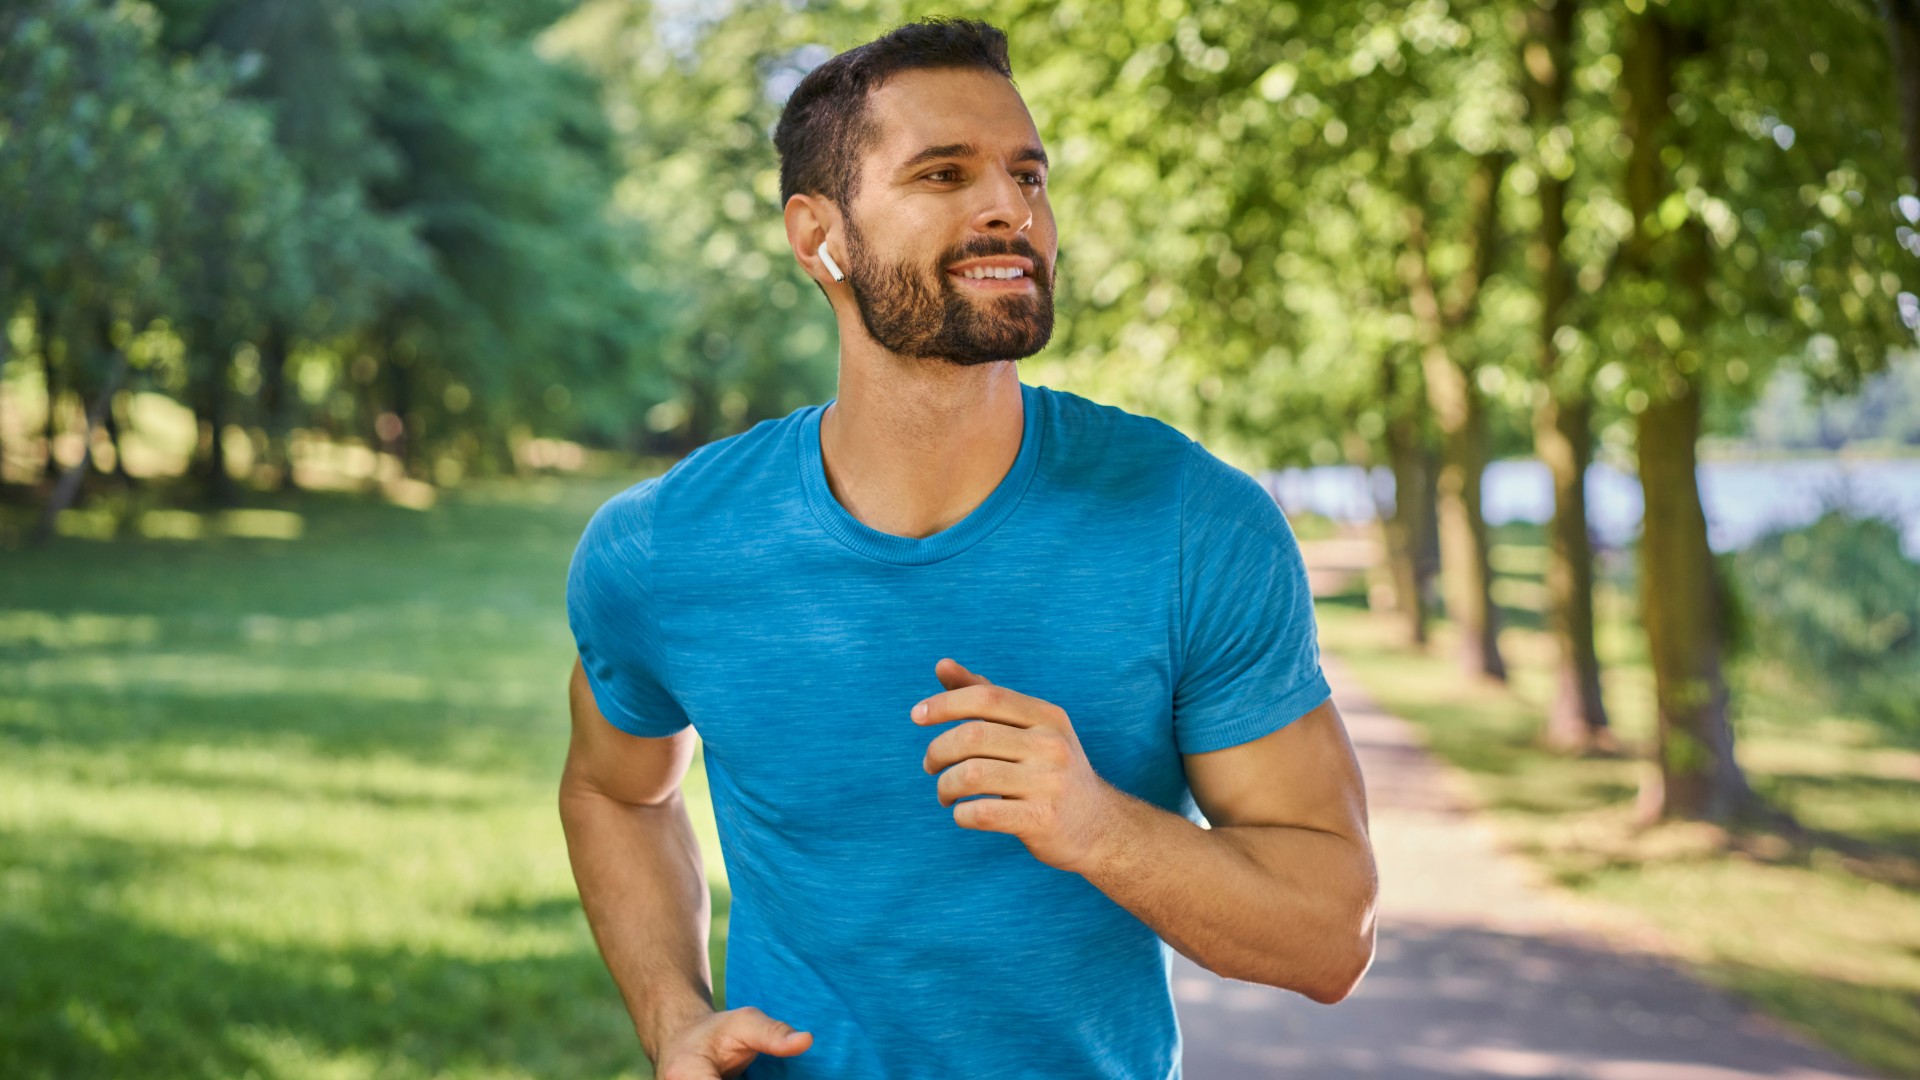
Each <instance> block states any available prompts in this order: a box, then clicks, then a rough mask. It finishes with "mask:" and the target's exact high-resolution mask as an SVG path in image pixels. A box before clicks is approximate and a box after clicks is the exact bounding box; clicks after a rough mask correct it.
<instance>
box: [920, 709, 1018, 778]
mask: <svg viewBox="0 0 1920 1080" xmlns="http://www.w3.org/2000/svg"><path fill="white" fill-rule="evenodd" d="M1026 739H1027V736H1025V735H1023V734H1022V733H1021V731H1020V729H1018V728H1015V727H1012V726H1010V725H1007V724H996V723H994V722H993V721H991V720H972V721H969V722H967V723H964V724H961V725H960V726H959V727H957V728H948V729H947V730H946V731H944V732H942V733H941V734H940V737H939V738H937V739H935V740H933V742H931V743H929V744H927V756H926V758H925V759H924V760H922V761H921V762H920V768H921V769H923V770H924V771H926V772H929V773H937V772H939V771H940V770H942V769H944V768H946V767H947V766H949V765H952V764H955V763H956V762H961V761H965V760H966V759H968V758H995V759H997V760H1000V761H1025V760H1027V758H1028V757H1029V756H1030V753H1031V749H1032V748H1031V747H1030V746H1029V745H1028V744H1027V742H1026Z"/></svg>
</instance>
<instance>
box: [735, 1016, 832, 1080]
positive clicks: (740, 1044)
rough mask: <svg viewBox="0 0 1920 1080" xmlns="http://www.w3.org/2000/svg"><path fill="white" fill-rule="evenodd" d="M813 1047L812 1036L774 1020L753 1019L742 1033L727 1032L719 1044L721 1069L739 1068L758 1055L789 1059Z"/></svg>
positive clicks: (740, 1031) (736, 1031)
mask: <svg viewBox="0 0 1920 1080" xmlns="http://www.w3.org/2000/svg"><path fill="white" fill-rule="evenodd" d="M812 1045H813V1033H812V1032H808V1031H795V1030H794V1029H793V1028H792V1027H791V1026H789V1025H787V1024H783V1023H781V1022H780V1021H778V1020H773V1019H768V1018H755V1019H754V1020H752V1021H750V1022H748V1023H747V1024H745V1025H744V1030H734V1031H729V1032H728V1033H727V1035H726V1037H725V1038H724V1039H723V1041H722V1043H721V1047H722V1049H721V1053H720V1062H719V1064H720V1067H721V1069H722V1070H731V1069H736V1068H743V1067H745V1066H746V1065H747V1064H749V1063H750V1062H752V1061H753V1059H754V1057H755V1056H757V1055H759V1054H773V1055H775V1056H777V1057H792V1056H793V1055H795V1054H798V1053H802V1052H804V1051H805V1050H806V1049H807V1048H808V1047H810V1046H812Z"/></svg>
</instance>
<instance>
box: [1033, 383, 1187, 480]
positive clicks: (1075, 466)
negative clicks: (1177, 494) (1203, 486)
mask: <svg viewBox="0 0 1920 1080" xmlns="http://www.w3.org/2000/svg"><path fill="white" fill-rule="evenodd" d="M1036 389H1037V390H1038V391H1039V392H1040V398H1039V400H1040V402H1041V403H1042V406H1043V407H1044V408H1046V409H1047V410H1048V413H1049V415H1048V424H1047V431H1048V434H1047V436H1046V440H1047V444H1048V445H1047V448H1046V456H1047V458H1048V460H1049V470H1048V471H1049V473H1050V474H1052V475H1054V476H1056V477H1061V478H1072V479H1073V480H1074V481H1075V482H1076V483H1077V484H1079V485H1086V486H1095V487H1099V488H1100V489H1102V490H1103V491H1104V493H1105V494H1106V495H1107V496H1108V497H1110V498H1114V499H1119V500H1121V501H1125V502H1135V501H1139V500H1146V501H1149V502H1156V503H1159V504H1160V505H1164V502H1162V501H1161V500H1163V499H1164V498H1165V497H1166V495H1168V494H1170V493H1171V492H1173V491H1176V490H1177V489H1178V486H1179V481H1180V471H1181V468H1182V458H1183V457H1184V455H1185V454H1186V452H1187V450H1186V448H1187V446H1188V445H1189V444H1191V443H1192V442H1193V440H1192V439H1189V438H1187V436H1186V435H1185V434H1183V433H1181V431H1180V429H1178V428H1176V427H1174V426H1173V425H1171V424H1168V423H1167V422H1166V421H1164V420H1160V419H1157V418H1155V417H1151V416H1142V415H1140V414H1139V413H1133V412H1128V411H1127V410H1125V409H1122V408H1120V407H1119V406H1117V405H1108V404H1104V403H1102V402H1098V401H1093V400H1091V399H1089V398H1085V397H1082V396H1080V395H1079V394H1075V393H1072V392H1070V391H1066V390H1055V389H1053V388H1051V387H1046V386H1041V387H1036Z"/></svg>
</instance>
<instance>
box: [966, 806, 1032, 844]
mask: <svg viewBox="0 0 1920 1080" xmlns="http://www.w3.org/2000/svg"><path fill="white" fill-rule="evenodd" d="M1032 805H1033V804H1032V803H1030V802H1028V801H1026V800H1024V799H968V800H967V801H966V802H957V803H954V804H953V823H954V824H955V825H958V826H960V827H961V828H963V829H975V830H977V831H979V832H997V833H1009V834H1012V835H1016V836H1017V835H1019V834H1020V829H1021V826H1022V822H1023V821H1024V820H1025V817H1026V815H1027V813H1028V809H1029V808H1030V807H1031V806H1032Z"/></svg>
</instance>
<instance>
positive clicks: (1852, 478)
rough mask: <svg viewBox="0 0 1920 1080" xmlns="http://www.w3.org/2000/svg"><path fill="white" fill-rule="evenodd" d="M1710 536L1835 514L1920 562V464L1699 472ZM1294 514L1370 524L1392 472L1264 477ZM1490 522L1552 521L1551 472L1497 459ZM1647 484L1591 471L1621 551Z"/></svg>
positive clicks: (1724, 537)
mask: <svg viewBox="0 0 1920 1080" xmlns="http://www.w3.org/2000/svg"><path fill="white" fill-rule="evenodd" d="M1699 476H1700V499H1701V502H1702V503H1703V504H1704V506H1705V508H1706V514H1707V538H1708V542H1709V543H1710V544H1712V545H1713V548H1714V550H1716V551H1729V550H1733V549H1736V548H1740V547H1744V546H1745V545H1747V544H1748V543H1751V542H1752V541H1753V540H1754V539H1755V538H1756V537H1758V536H1760V535H1762V534H1764V533H1766V532H1768V531H1770V530H1773V529H1777V528H1782V527H1792V526H1795V525H1804V524H1806V523H1808V522H1810V521H1813V520H1814V519H1815V518H1818V517H1819V516H1820V515H1821V513H1822V512H1824V511H1825V510H1826V509H1827V508H1829V507H1842V508H1846V509H1850V510H1852V511H1854V512H1856V513H1870V514H1875V515H1877V516H1880V517H1885V518H1887V519H1889V520H1891V521H1894V522H1895V523H1897V524H1898V525H1899V527H1900V530H1901V546H1902V548H1903V549H1904V550H1905V551H1906V553H1907V556H1908V557H1909V558H1913V559H1920V459H1916V458H1864V459H1857V458H1841V457H1822V458H1792V459H1784V460H1779V461H1713V462H1705V463H1702V464H1701V466H1700V472H1699ZM1259 479H1260V481H1261V482H1262V483H1263V484H1264V485H1265V486H1266V488H1267V491H1268V492H1269V493H1271V494H1272V495H1273V496H1274V498H1275V499H1277V500H1278V501H1279V503H1280V505H1281V507H1283V508H1284V509H1285V510H1286V511H1287V512H1289V513H1292V512H1296V511H1312V512H1314V513H1318V514H1323V515H1325V516H1327V517H1330V518H1333V519H1335V520H1336V521H1346V522H1358V521H1370V520H1372V519H1373V517H1374V496H1375V492H1376V490H1377V492H1378V495H1379V498H1380V499H1381V500H1383V501H1384V502H1385V504H1386V505H1389V506H1391V505H1392V499H1393V474H1392V473H1390V472H1388V471H1387V470H1386V469H1385V468H1376V469H1374V470H1373V471H1372V474H1371V475H1369V474H1368V472H1367V471H1366V470H1363V469H1361V468H1360V467H1359V466H1357V465H1326V466H1317V467H1314V468H1308V469H1282V470H1277V471H1269V472H1265V473H1262V474H1260V475H1259ZM1485 485H1486V488H1485V491H1486V515H1487V520H1488V521H1490V522H1492V523H1494V524H1502V523H1505V522H1509V521H1528V522H1545V521H1547V520H1548V519H1549V518H1550V517H1552V515H1553V483H1552V477H1551V475H1550V474H1549V473H1548V472H1547V467H1546V466H1545V465H1544V464H1542V463H1540V462H1538V461H1531V460H1516V461H1496V462H1494V463H1493V464H1492V465H1490V466H1488V467H1487V472H1486V479H1485ZM1643 507H1644V503H1643V501H1642V499H1641V494H1640V479H1639V477H1638V476H1636V475H1634V474H1632V473H1624V472H1621V471H1620V470H1618V469H1615V468H1613V467H1612V466H1609V465H1594V466H1592V467H1591V468H1589V469H1588V470H1587V517H1588V522H1589V528H1590V529H1591V530H1592V532H1593V534H1594V538H1595V539H1596V540H1597V541H1599V542H1600V543H1603V544H1607V545H1612V546H1621V545H1624V544H1626V543H1629V542H1631V541H1632V540H1634V539H1635V538H1636V537H1638V536H1639V533H1640V516H1641V513H1642V510H1643Z"/></svg>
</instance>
